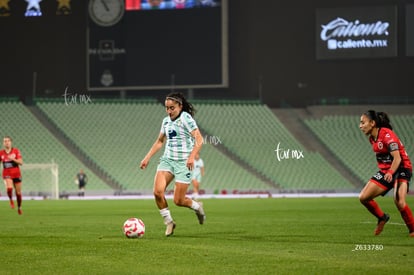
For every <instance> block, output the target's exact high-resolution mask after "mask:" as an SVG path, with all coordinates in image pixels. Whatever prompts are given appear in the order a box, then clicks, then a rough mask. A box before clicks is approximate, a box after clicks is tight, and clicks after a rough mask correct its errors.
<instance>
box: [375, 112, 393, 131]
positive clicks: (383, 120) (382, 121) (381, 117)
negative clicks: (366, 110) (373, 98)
mask: <svg viewBox="0 0 414 275" xmlns="http://www.w3.org/2000/svg"><path fill="white" fill-rule="evenodd" d="M377 117H378V122H379V123H378V127H383V128H388V129H390V130H392V126H391V124H390V119H389V117H388V115H387V114H386V113H384V112H378V113H377Z"/></svg>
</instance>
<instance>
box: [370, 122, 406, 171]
mask: <svg viewBox="0 0 414 275" xmlns="http://www.w3.org/2000/svg"><path fill="white" fill-rule="evenodd" d="M369 142H370V143H371V144H372V150H374V152H375V154H376V157H377V163H378V168H379V169H380V170H381V171H386V170H389V169H390V168H391V164H392V161H393V157H392V156H391V152H392V151H396V150H398V151H399V152H400V156H401V163H400V166H399V167H404V168H407V169H409V170H410V171H412V164H411V161H410V159H409V157H408V155H407V152H406V151H405V148H404V145H403V143H402V142H401V140H400V139H399V138H398V136H397V135H396V134H395V133H394V132H393V131H392V130H391V129H388V128H380V129H379V130H378V136H377V139H376V140H374V139H373V138H372V137H370V138H369Z"/></svg>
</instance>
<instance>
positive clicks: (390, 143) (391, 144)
mask: <svg viewBox="0 0 414 275" xmlns="http://www.w3.org/2000/svg"><path fill="white" fill-rule="evenodd" d="M384 141H385V144H386V145H387V147H388V151H389V152H392V151H396V150H399V146H398V144H399V139H398V137H397V136H396V135H395V134H394V133H393V132H391V131H389V132H387V133H386V134H385V136H384Z"/></svg>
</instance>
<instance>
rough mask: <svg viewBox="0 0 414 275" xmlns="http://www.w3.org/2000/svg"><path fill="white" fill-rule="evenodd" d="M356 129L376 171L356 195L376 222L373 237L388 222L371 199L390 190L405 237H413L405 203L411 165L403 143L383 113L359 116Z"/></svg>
mask: <svg viewBox="0 0 414 275" xmlns="http://www.w3.org/2000/svg"><path fill="white" fill-rule="evenodd" d="M359 128H360V129H361V131H362V132H363V133H364V134H365V135H367V136H368V137H369V142H370V143H371V145H372V149H373V151H374V153H375V154H376V157H377V165H378V168H379V171H378V172H377V173H376V174H375V175H373V176H372V178H371V179H370V180H369V181H368V183H367V184H366V185H365V187H364V188H363V189H362V191H361V193H360V195H359V200H360V201H361V203H362V204H363V205H364V206H365V207H366V208H367V209H368V211H369V212H371V213H372V214H373V215H374V216H375V217H376V218H377V219H378V223H377V227H376V229H375V231H374V234H375V235H379V234H381V232H382V230H383V229H384V225H385V224H386V223H387V222H388V220H389V219H390V216H389V215H388V214H386V213H384V212H383V211H382V210H381V208H380V207H379V205H378V204H377V202H376V201H374V198H376V197H378V196H380V195H381V196H384V195H385V194H386V193H387V192H388V191H390V190H391V189H393V188H394V203H395V205H396V206H397V208H398V210H399V211H400V214H401V217H402V219H403V220H404V222H405V224H406V225H407V228H408V232H409V236H410V237H414V218H413V214H412V212H411V209H410V207H409V206H408V204H407V203H406V200H405V198H406V195H407V193H408V186H409V181H410V179H411V176H412V164H411V161H410V159H409V157H408V155H407V152H406V151H405V148H404V145H403V143H402V142H401V140H400V138H399V137H398V136H397V135H396V134H395V132H394V131H393V130H392V126H391V124H390V120H389V118H388V115H387V114H386V113H384V112H376V111H374V110H369V111H367V112H365V113H363V114H362V116H361V120H360V123H359Z"/></svg>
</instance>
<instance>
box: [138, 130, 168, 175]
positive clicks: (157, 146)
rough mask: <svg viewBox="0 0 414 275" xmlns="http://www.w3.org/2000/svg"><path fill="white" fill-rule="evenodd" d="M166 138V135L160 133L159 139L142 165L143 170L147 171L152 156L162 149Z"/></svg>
mask: <svg viewBox="0 0 414 275" xmlns="http://www.w3.org/2000/svg"><path fill="white" fill-rule="evenodd" d="M165 138H166V136H165V134H163V133H160V135H159V136H158V138H157V139H156V140H155V142H154V144H153V145H152V146H151V149H150V150H149V151H148V153H147V155H146V156H145V157H144V159H143V160H142V161H141V164H140V166H139V167H140V168H141V169H145V168H146V167H147V166H148V163H149V161H150V159H151V158H152V156H153V155H155V153H157V152H158V151H159V150H160V149H161V148H162V145H163V144H164V141H165Z"/></svg>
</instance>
